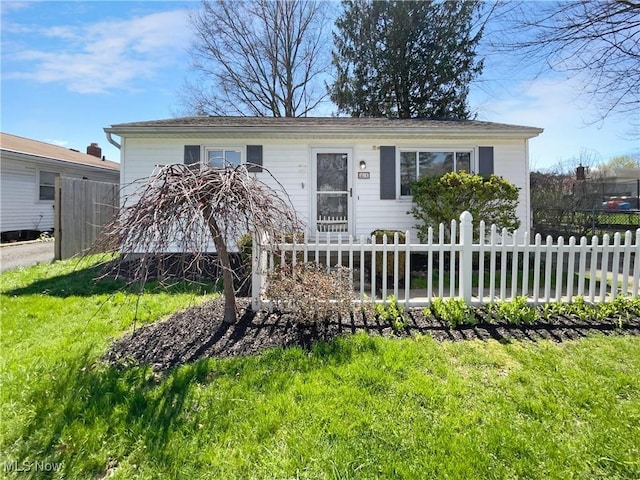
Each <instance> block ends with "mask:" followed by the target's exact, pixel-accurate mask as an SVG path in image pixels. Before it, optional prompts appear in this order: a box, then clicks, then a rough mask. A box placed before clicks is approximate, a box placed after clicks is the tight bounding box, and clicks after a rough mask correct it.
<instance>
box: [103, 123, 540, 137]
mask: <svg viewBox="0 0 640 480" xmlns="http://www.w3.org/2000/svg"><path fill="white" fill-rule="evenodd" d="M104 131H105V132H106V133H110V134H115V135H118V136H121V137H122V136H143V135H148V134H150V133H153V134H159V135H165V136H167V137H175V136H185V137H195V136H202V135H215V136H234V137H255V138H259V137H270V138H286V137H293V136H296V137H299V136H300V135H308V136H310V137H318V136H326V137H334V138H349V137H354V136H357V137H388V138H415V137H418V136H419V137H449V138H461V137H464V138H472V137H479V136H481V137H494V138H533V137H536V136H538V135H540V134H541V133H542V132H543V129H542V128H535V127H515V128H509V129H500V128H495V127H494V128H453V127H450V126H449V127H432V128H420V127H400V128H398V127H396V128H389V127H368V128H353V127H352V128H344V126H343V127H335V126H314V127H312V128H310V127H295V126H294V127H291V126H288V127H265V126H247V127H239V126H192V125H186V126H177V125H168V126H165V125H163V126H124V125H123V126H118V125H114V126H112V127H107V128H105V129H104Z"/></svg>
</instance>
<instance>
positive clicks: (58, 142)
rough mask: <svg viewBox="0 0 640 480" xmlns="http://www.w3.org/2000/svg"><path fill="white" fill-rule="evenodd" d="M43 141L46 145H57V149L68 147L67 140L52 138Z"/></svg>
mask: <svg viewBox="0 0 640 480" xmlns="http://www.w3.org/2000/svg"><path fill="white" fill-rule="evenodd" d="M44 141H45V142H47V143H50V144H51V145H57V146H59V147H66V146H67V145H69V142H68V141H67V140H55V139H52V138H45V140H44Z"/></svg>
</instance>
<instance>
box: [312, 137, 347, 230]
mask: <svg viewBox="0 0 640 480" xmlns="http://www.w3.org/2000/svg"><path fill="white" fill-rule="evenodd" d="M312 155H313V173H314V182H313V183H314V195H313V196H314V198H313V203H314V222H315V230H316V231H317V232H335V233H350V232H351V223H352V222H351V220H352V203H353V202H352V201H351V200H352V195H353V190H352V179H351V149H348V148H345V149H340V148H337V149H328V148H317V149H313V151H312Z"/></svg>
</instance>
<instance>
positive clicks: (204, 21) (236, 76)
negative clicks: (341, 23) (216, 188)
mask: <svg viewBox="0 0 640 480" xmlns="http://www.w3.org/2000/svg"><path fill="white" fill-rule="evenodd" d="M328 19H329V15H328V14H327V3H326V2H321V1H315V0H308V1H305V0H240V1H234V2H230V1H224V0H213V1H209V0H204V1H203V2H202V8H201V10H199V11H197V12H194V13H193V14H192V15H191V24H192V27H193V30H194V33H195V36H196V40H195V42H194V44H193V48H192V58H193V69H194V70H195V71H196V72H198V73H199V74H200V78H199V79H198V82H197V83H196V84H188V85H187V86H186V87H185V93H184V95H183V102H184V103H185V104H186V105H187V107H188V108H189V109H191V110H192V111H193V112H194V113H196V114H199V115H229V114H240V115H256V116H274V117H281V116H286V117H295V116H304V115H307V114H308V113H310V112H311V111H312V110H313V109H314V108H316V107H317V106H318V105H319V104H320V103H321V102H323V101H324V100H325V99H326V97H327V94H326V92H325V91H324V88H323V85H322V83H321V82H320V77H321V76H322V75H323V74H324V73H325V72H326V71H328V68H329V62H330V61H329V49H330V42H329V41H328V38H329V29H328V28H326V27H327V23H328ZM316 83H317V85H316Z"/></svg>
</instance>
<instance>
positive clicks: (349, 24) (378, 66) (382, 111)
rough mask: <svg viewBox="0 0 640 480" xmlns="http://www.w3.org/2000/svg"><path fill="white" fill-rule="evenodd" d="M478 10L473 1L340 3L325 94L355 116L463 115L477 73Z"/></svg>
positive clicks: (362, 0) (352, 0) (465, 115)
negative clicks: (331, 78) (332, 71)
mask: <svg viewBox="0 0 640 480" xmlns="http://www.w3.org/2000/svg"><path fill="white" fill-rule="evenodd" d="M480 7H481V5H480V2H478V1H475V0H469V1H467V0H449V1H445V2H441V1H435V0H429V1H389V2H387V1H375V0H374V1H371V0H343V12H342V15H341V16H340V17H339V18H338V19H337V20H336V28H337V31H336V32H334V45H335V47H334V52H333V65H334V68H335V71H336V72H335V73H336V78H335V82H334V83H333V85H331V86H330V87H329V92H330V95H331V99H332V100H333V102H334V103H335V104H336V105H337V106H338V109H339V110H340V111H341V112H343V113H347V114H349V115H351V116H354V117H400V118H412V117H434V118H468V117H469V116H470V112H469V109H468V105H467V95H468V93H469V83H470V82H471V81H472V80H473V79H474V78H475V77H476V76H477V75H479V74H480V72H481V71H482V61H478V60H477V59H476V53H475V47H476V45H477V44H478V41H479V40H480V37H481V35H482V28H480V29H474V20H475V19H476V18H477V14H478V12H479V9H480ZM474 30H477V31H474Z"/></svg>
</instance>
